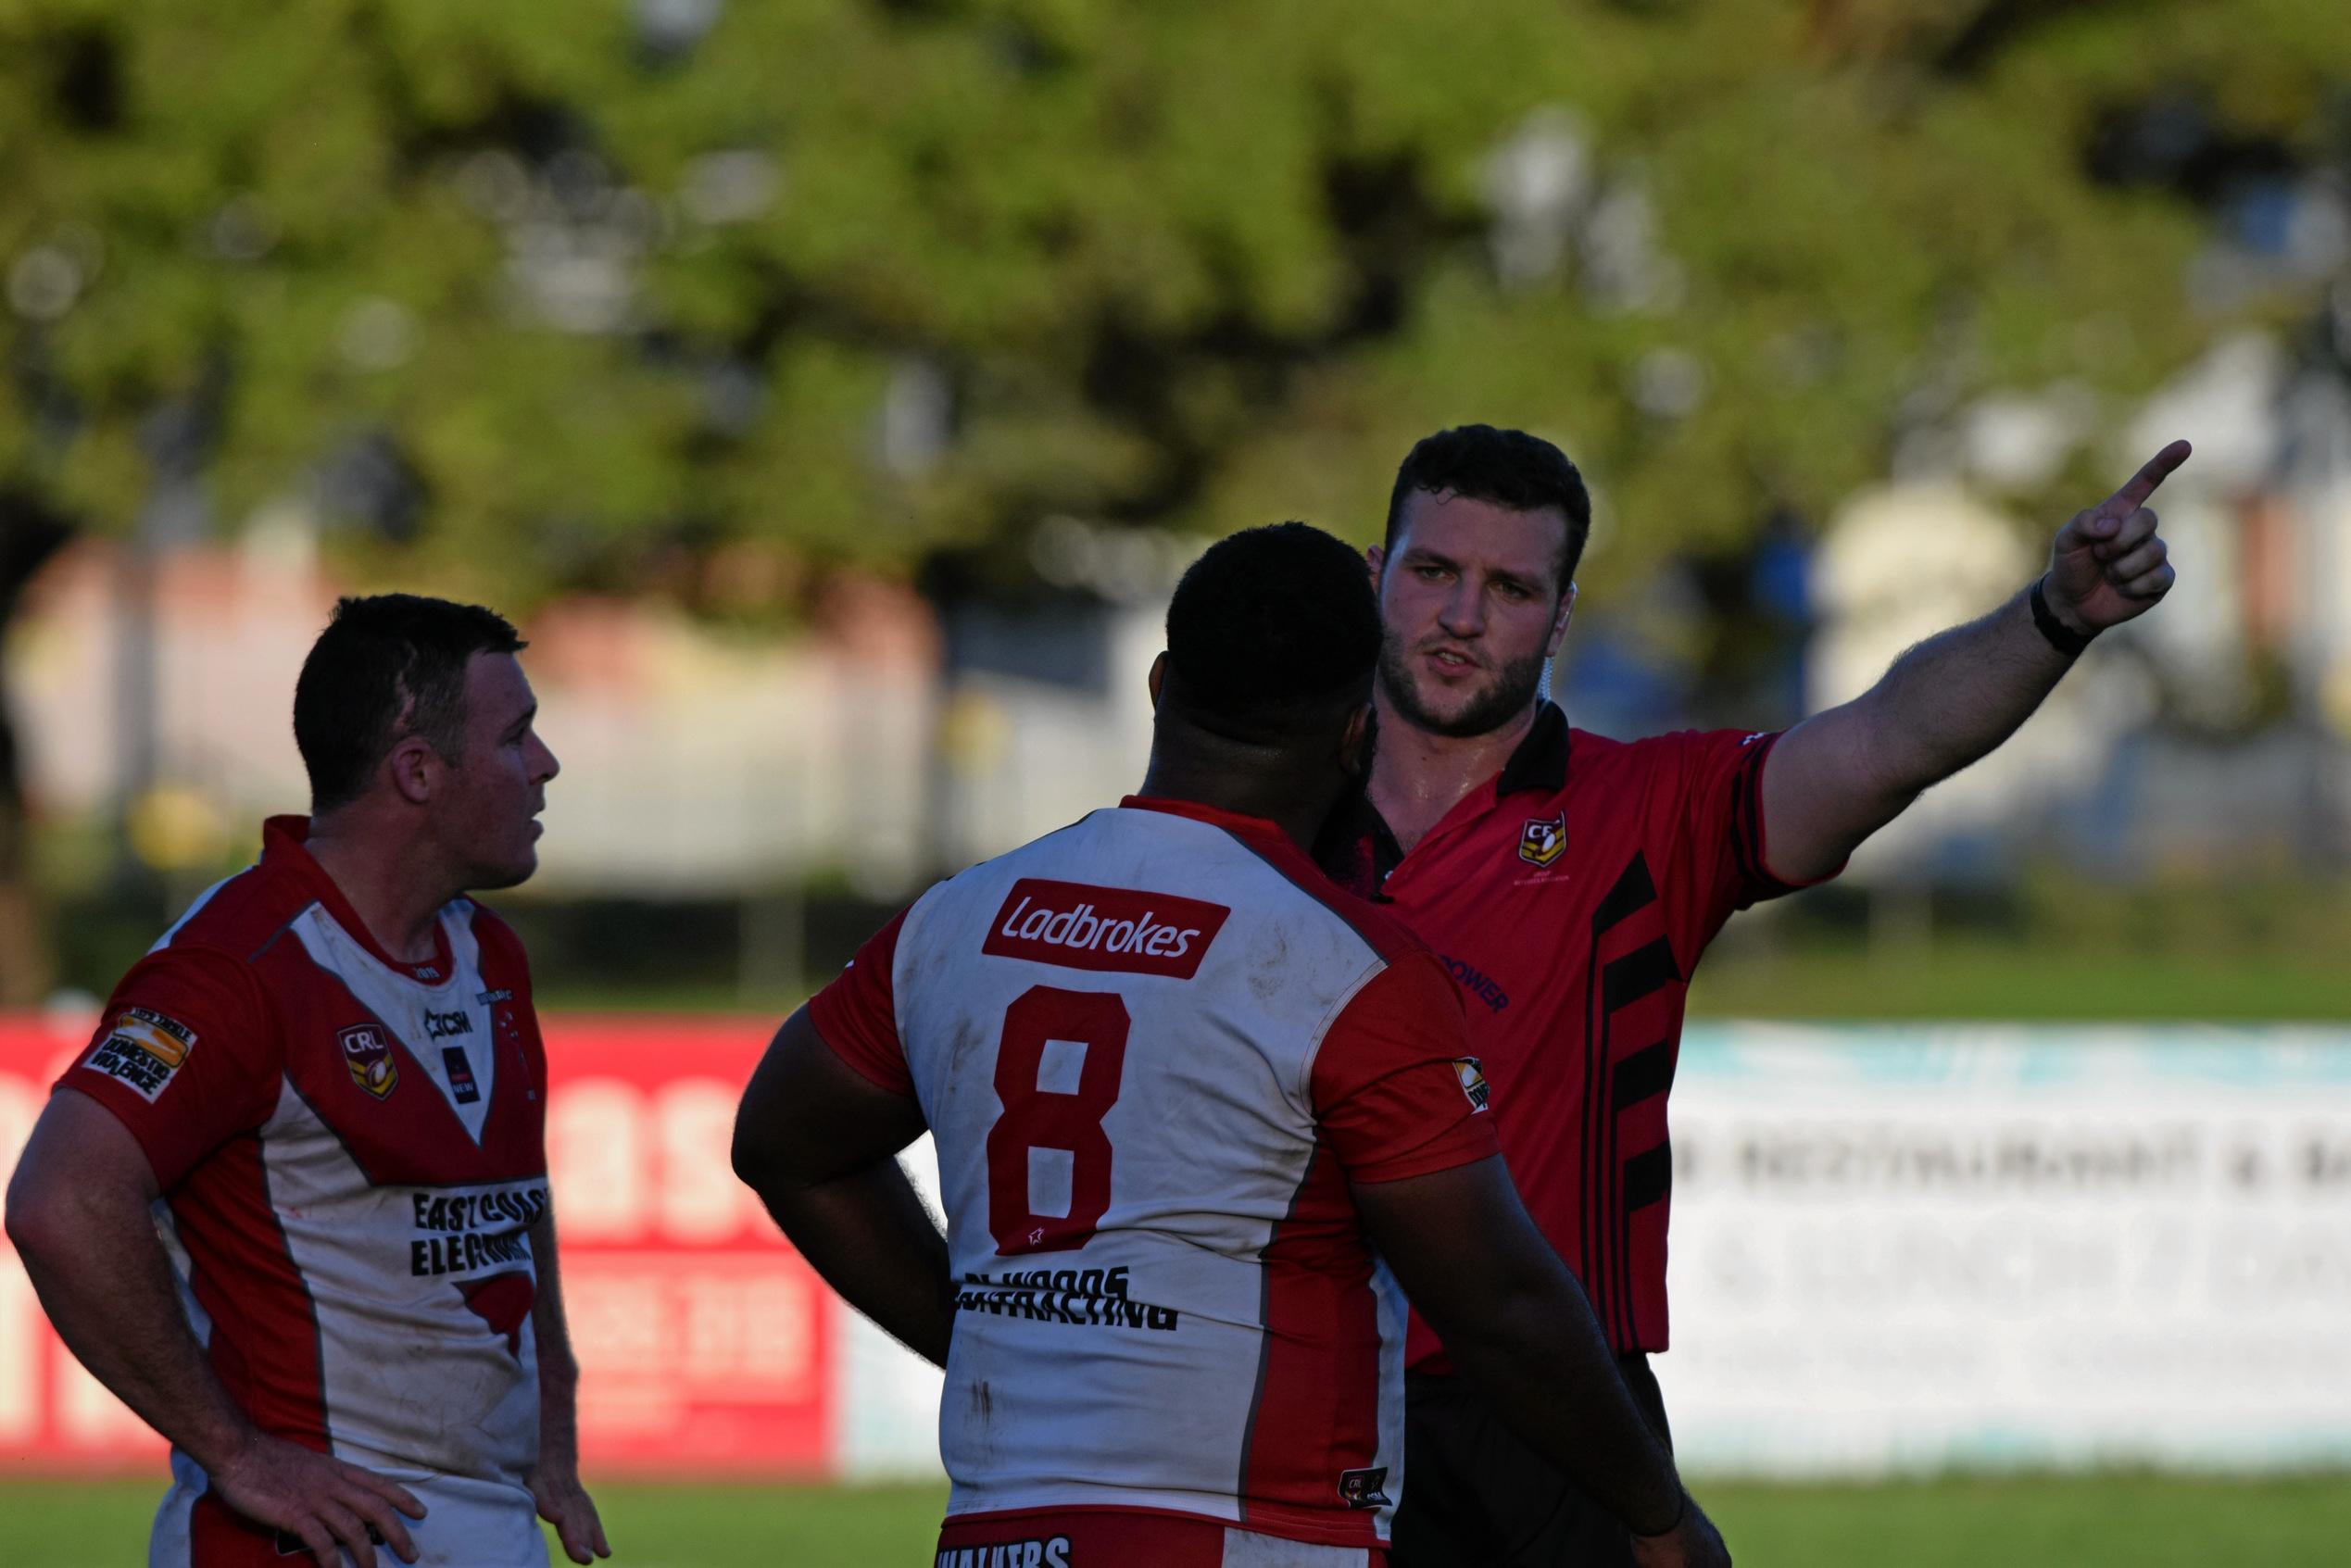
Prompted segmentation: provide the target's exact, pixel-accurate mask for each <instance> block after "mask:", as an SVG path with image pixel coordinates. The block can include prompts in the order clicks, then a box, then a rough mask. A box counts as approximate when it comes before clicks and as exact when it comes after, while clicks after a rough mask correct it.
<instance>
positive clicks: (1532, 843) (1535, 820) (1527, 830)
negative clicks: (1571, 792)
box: [1518, 811, 1567, 866]
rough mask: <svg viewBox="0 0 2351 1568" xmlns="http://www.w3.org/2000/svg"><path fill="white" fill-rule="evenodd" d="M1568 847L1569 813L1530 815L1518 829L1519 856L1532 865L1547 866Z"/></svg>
mask: <svg viewBox="0 0 2351 1568" xmlns="http://www.w3.org/2000/svg"><path fill="white" fill-rule="evenodd" d="M1566 847H1567V813H1566V812H1565V811H1562V812H1560V813H1559V815H1557V816H1556V817H1529V818H1528V819H1527V825H1526V826H1525V827H1523V828H1520V829H1519V830H1518V858H1519V859H1522V860H1524V861H1526V862H1527V863H1528V865H1530V866H1547V865H1549V864H1551V863H1552V862H1553V860H1556V859H1559V855H1560V851H1562V850H1564V849H1565V848H1566Z"/></svg>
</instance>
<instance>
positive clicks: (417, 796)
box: [383, 735, 443, 806]
mask: <svg viewBox="0 0 2351 1568" xmlns="http://www.w3.org/2000/svg"><path fill="white" fill-rule="evenodd" d="M442 766H443V763H442V761H441V759H440V756H439V754H438V753H436V752H435V751H434V749H433V743H432V742H431V741H429V740H426V739H425V738H424V737H423V736H422V735H403V736H401V737H400V739H399V741H398V742H397V743H396V744H395V745H394V746H393V747H392V754H391V755H390V756H389V757H386V758H385V759H383V768H384V771H385V773H386V774H387V775H388V776H389V777H390V778H391V780H392V787H393V789H394V790H396V792H397V793H398V794H399V797H400V798H401V799H403V800H405V801H407V802H408V803H409V805H411V806H423V805H427V804H429V803H430V802H431V801H432V799H433V785H434V782H435V779H436V777H437V772H436V770H438V769H439V768H441V767H442Z"/></svg>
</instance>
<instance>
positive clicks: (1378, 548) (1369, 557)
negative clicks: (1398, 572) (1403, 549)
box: [1364, 545, 1388, 594]
mask: <svg viewBox="0 0 2351 1568" xmlns="http://www.w3.org/2000/svg"><path fill="white" fill-rule="evenodd" d="M1364 567H1365V568H1366V569H1367V570H1369V571H1370V572H1371V580H1372V592H1373V593H1375V594H1377V593H1378V592H1379V578H1380V573H1382V572H1384V571H1387V570H1388V546H1385V545H1372V546H1366V547H1365V548H1364Z"/></svg>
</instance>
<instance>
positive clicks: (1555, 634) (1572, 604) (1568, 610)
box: [1543, 583, 1576, 659]
mask: <svg viewBox="0 0 2351 1568" xmlns="http://www.w3.org/2000/svg"><path fill="white" fill-rule="evenodd" d="M1575 613H1576V585H1575V584H1574V583H1568V584H1567V591H1566V592H1565V593H1564V594H1562V595H1560V596H1559V613H1558V614H1557V615H1555V616H1553V618H1552V621H1551V641H1549V642H1547V643H1545V644H1544V645H1543V657H1544V658H1545V659H1557V658H1558V657H1559V645H1560V644H1562V643H1564V642H1565V641H1566V640H1567V620H1568V618H1569V617H1570V616H1572V615H1574V614H1575Z"/></svg>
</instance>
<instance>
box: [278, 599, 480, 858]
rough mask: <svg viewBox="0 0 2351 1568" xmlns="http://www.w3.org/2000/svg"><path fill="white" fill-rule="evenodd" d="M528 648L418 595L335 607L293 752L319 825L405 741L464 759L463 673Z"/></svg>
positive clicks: (301, 705) (305, 678)
mask: <svg viewBox="0 0 2351 1568" xmlns="http://www.w3.org/2000/svg"><path fill="white" fill-rule="evenodd" d="M524 646H527V645H525V644H524V642H523V641H522V637H521V636H520V635H518V634H517V633H516V632H515V630H514V628H513V626H512V625H511V624H509V622H508V621H507V619H506V618H505V617H504V616H502V615H499V614H498V613H497V611H495V610H488V609H484V608H482V607H481V606H480V605H461V604H453V603H451V602H450V601H449V600H447V599H429V598H425V597H422V596H420V595H416V594H377V595H375V596H371V597H368V598H345V599H340V600H337V601H336V603H335V607H334V616H333V619H332V620H331V621H328V622H327V627H326V630H325V631H323V632H321V633H319V640H318V641H317V642H315V643H313V644H311V645H310V654H309V657H308V659H304V660H303V661H302V676H301V679H299V680H298V681H296V682H295V685H294V744H295V749H297V750H299V751H300V752H301V753H302V766H303V767H304V768H305V769H306V770H307V771H308V772H309V775H310V810H311V812H312V813H313V814H314V815H315V814H316V813H319V812H322V811H332V810H333V809H335V808H336V807H338V806H344V805H347V804H349V803H350V802H351V801H353V800H356V799H358V797H360V796H362V795H364V794H366V793H367V788H368V784H369V783H370V782H371V779H372V778H373V777H374V774H375V770H376V767H377V765H378V764H379V763H381V762H382V761H383V759H384V758H385V757H386V756H387V755H389V754H390V752H391V750H392V748H393V747H394V746H396V745H398V744H399V743H400V742H401V741H402V740H403V739H405V738H406V737H408V736H409V735H421V736H422V737H423V738H424V739H425V740H426V741H427V742H428V743H430V745H431V746H432V747H433V749H434V751H436V752H438V753H439V754H440V755H441V756H442V757H443V758H444V759H447V760H448V761H451V762H455V761H457V760H458V759H459V758H460V757H462V756H463V755H464V752H465V671H466V667H467V665H469V664H470V663H471V662H472V659H473V656H474V655H475V654H477V653H519V652H521V651H522V648H523V647H524Z"/></svg>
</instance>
